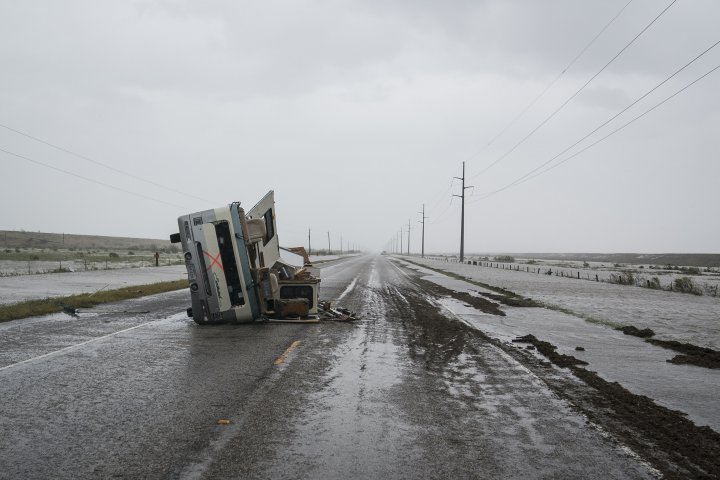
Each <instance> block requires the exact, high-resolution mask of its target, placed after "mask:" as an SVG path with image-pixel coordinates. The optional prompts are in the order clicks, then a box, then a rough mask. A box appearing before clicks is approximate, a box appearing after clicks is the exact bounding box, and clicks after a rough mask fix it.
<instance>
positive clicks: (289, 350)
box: [273, 340, 300, 365]
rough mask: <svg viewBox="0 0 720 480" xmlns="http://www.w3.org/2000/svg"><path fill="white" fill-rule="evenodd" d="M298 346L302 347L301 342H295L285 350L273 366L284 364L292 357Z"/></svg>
mask: <svg viewBox="0 0 720 480" xmlns="http://www.w3.org/2000/svg"><path fill="white" fill-rule="evenodd" d="M298 345H300V340H295V341H294V342H292V343H291V344H290V346H289V347H288V348H287V350H285V351H284V352H283V354H282V355H280V356H279V357H278V358H276V359H275V361H274V362H273V365H280V364H281V363H283V362H284V361H285V360H286V359H287V357H288V355H290V353H291V352H292V351H293V350H295V349H296V348H297V346H298Z"/></svg>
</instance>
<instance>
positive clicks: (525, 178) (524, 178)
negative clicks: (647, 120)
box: [472, 65, 720, 203]
mask: <svg viewBox="0 0 720 480" xmlns="http://www.w3.org/2000/svg"><path fill="white" fill-rule="evenodd" d="M717 69H720V65H717V66H715V67H714V68H712V69H710V70H709V71H707V72H706V73H704V74H703V75H701V76H700V77H698V78H696V79H695V80H693V81H692V82H690V83H688V84H687V85H685V86H684V87H682V88H681V89H679V90H677V91H676V92H675V93H673V94H672V95H670V96H668V97H666V98H665V99H664V100H662V101H661V102H659V103H657V104H655V105H653V106H652V107H651V108H649V109H647V110H645V111H644V112H643V113H641V114H639V115H637V116H635V117H633V118H632V119H631V120H630V121H628V122H627V123H625V124H623V125H621V126H620V127H618V128H616V129H615V130H613V131H612V132H610V133H608V134H607V135H605V136H604V137H602V138H600V139H599V140H596V141H595V142H593V143H591V144H590V145H587V146H586V147H584V148H582V149H581V150H579V151H577V152H575V153H573V154H572V155H570V156H568V157H567V158H565V159H563V160H561V161H560V162H558V163H556V164H555V165H552V166H551V167H549V168H547V169H545V170H542V171H540V172H537V171H538V170H539V169H540V168H542V167H544V166H545V165H547V164H548V163H550V162H551V161H552V160H555V159H556V158H557V157H559V156H560V155H561V154H558V155H556V156H555V157H553V158H551V159H550V160H548V161H547V162H545V163H543V164H542V165H540V166H539V167H536V168H535V169H533V170H531V171H530V172H528V173H526V174H525V175H523V176H522V177H520V178H518V179H516V180H514V181H513V182H511V183H509V184H507V185H505V186H504V187H502V188H499V189H497V190H494V191H492V192H488V193H487V194H485V195H483V196H482V197H479V198H478V199H477V200H476V201H475V202H472V203H476V202H478V201H480V200H484V199H486V198H488V197H490V196H492V195H495V194H497V193H500V192H502V191H504V190H507V189H508V188H511V187H513V186H515V185H519V184H521V183H525V182H526V181H528V180H530V179H533V178H535V177H537V176H540V175H542V174H543V173H546V172H549V171H550V170H552V169H554V168H556V167H558V166H560V165H562V164H563V163H565V162H567V161H568V160H570V159H572V158H575V157H577V156H578V155H580V154H581V153H583V152H585V151H587V150H589V149H590V148H592V147H594V146H595V145H597V144H598V143H600V142H603V141H605V140H606V139H608V138H610V137H611V136H613V135H615V134H616V133H618V132H619V131H620V130H623V129H624V128H626V127H628V126H629V125H631V124H632V123H634V122H635V121H637V120H639V119H640V118H642V117H644V116H645V115H647V114H648V113H650V112H652V111H653V110H655V109H656V108H658V107H660V106H661V105H663V104H664V103H666V102H668V101H669V100H671V99H673V98H675V97H676V96H677V95H679V94H680V93H682V92H684V91H685V90H687V89H688V88H690V87H691V86H693V85H695V84H696V83H697V82H699V81H700V80H702V79H703V78H705V77H707V76H708V75H710V74H711V73H713V72H715V71H716V70H717ZM565 151H567V150H565ZM534 172H537V173H535V174H534V175H532V174H533V173H534Z"/></svg>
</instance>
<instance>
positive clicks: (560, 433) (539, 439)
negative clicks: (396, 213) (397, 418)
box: [375, 263, 648, 478]
mask: <svg viewBox="0 0 720 480" xmlns="http://www.w3.org/2000/svg"><path fill="white" fill-rule="evenodd" d="M391 264H392V265H393V266H394V267H395V268H396V269H398V270H399V268H398V267H397V265H395V264H394V263H391ZM402 275H403V277H404V278H401V279H400V280H401V281H400V282H398V284H397V285H386V286H384V288H379V289H377V291H376V292H375V293H376V294H377V295H380V296H381V297H382V302H383V303H384V304H385V306H386V315H385V317H384V318H385V319H387V322H394V323H396V324H397V328H398V329H399V330H398V334H399V335H398V338H399V339H400V341H401V342H405V345H404V348H405V349H406V351H407V355H408V357H409V358H410V360H411V363H412V364H413V367H414V368H409V373H408V375H407V378H406V379H405V380H404V381H403V384H402V385H403V387H402V389H401V392H398V394H397V395H396V397H395V401H396V402H398V403H399V404H404V405H405V407H406V408H405V413H406V415H408V417H409V419H410V421H412V422H414V423H417V424H423V425H424V426H425V428H426V432H425V435H424V436H423V437H422V438H421V439H419V441H420V442H421V443H422V444H423V446H424V449H425V451H426V452H427V453H428V454H429V455H432V454H433V453H432V452H436V451H438V450H439V449H440V447H439V446H441V445H452V456H453V458H455V459H458V461H459V464H458V467H457V468H454V469H453V467H449V468H451V470H446V471H443V474H444V475H456V476H461V477H462V476H465V475H467V473H468V472H467V471H466V470H463V467H465V466H466V463H464V462H474V463H482V465H483V467H484V468H485V469H487V471H483V477H485V476H487V477H488V478H492V477H493V475H495V476H497V477H499V478H500V477H503V476H505V475H508V472H512V474H513V475H516V474H517V472H518V470H519V471H523V468H524V467H523V462H528V463H529V464H531V465H532V471H526V472H525V473H526V474H527V475H528V476H530V477H532V476H537V475H538V472H541V473H540V474H541V475H543V474H544V475H548V476H549V477H553V476H557V475H558V474H560V475H566V476H567V475H569V476H573V473H572V472H573V471H574V470H573V469H578V470H575V472H576V473H577V475H578V476H583V477H584V478H606V476H608V475H609V476H615V477H619V478H624V477H626V476H630V477H632V478H644V477H646V476H648V471H647V470H646V466H640V467H638V464H633V466H630V465H629V463H626V459H623V460H618V459H614V460H612V461H607V458H608V457H607V455H615V454H614V453H609V452H608V449H607V445H597V444H593V446H592V447H587V445H588V444H592V442H596V441H597V438H598V436H597V434H596V433H593V434H592V435H590V434H588V430H587V429H585V428H584V422H585V420H584V417H582V416H576V415H574V414H572V413H571V412H570V411H569V407H568V405H567V404H565V403H564V402H561V401H559V400H557V397H555V396H554V395H553V394H549V393H543V392H547V390H546V384H545V383H543V382H541V380H540V379H539V378H537V377H536V376H535V375H533V374H531V372H530V371H529V370H527V369H526V368H524V366H522V365H524V364H527V363H532V362H535V363H536V364H539V363H541V362H540V361H538V359H536V358H535V357H522V359H521V360H522V363H520V364H518V363H516V361H517V358H516V357H515V356H514V355H510V356H507V352H506V349H505V348H502V347H501V348H500V349H498V348H497V347H498V346H499V345H498V342H496V341H495V340H493V339H491V338H490V337H488V336H486V335H485V334H484V333H483V332H481V331H478V330H477V329H475V328H474V327H472V326H470V325H468V324H466V323H464V322H462V321H461V320H459V319H457V318H453V317H450V318H449V317H448V316H447V315H446V314H445V312H444V311H443V309H442V307H441V306H440V305H439V304H438V303H437V302H436V298H437V297H438V296H442V293H443V292H442V291H441V289H442V287H441V289H440V290H436V291H435V292H433V293H434V295H428V289H427V285H426V284H427V282H425V281H423V280H422V279H421V278H420V277H419V276H418V274H417V272H414V271H411V270H408V271H404V272H402ZM467 300H470V301H472V303H474V304H475V305H479V306H480V307H481V310H482V311H485V312H487V313H493V314H496V315H497V314H498V313H497V309H498V305H497V304H494V303H492V302H489V301H488V300H486V299H483V298H478V297H473V296H471V298H470V299H465V298H463V301H467ZM475 300H478V301H477V302H476V301H475ZM390 328H392V327H390ZM512 353H515V352H514V351H512ZM538 366H539V365H538ZM418 368H419V369H420V371H418ZM573 383H576V382H573ZM413 393H414V394H415V395H413ZM420 395H422V396H430V397H431V398H432V399H433V402H432V404H427V403H425V402H418V401H412V400H410V401H408V400H409V399H413V398H417V397H418V396H420ZM553 402H557V403H553ZM539 404H542V405H543V407H542V408H539V407H538V405H539ZM563 412H564V413H563ZM576 419H578V420H577V421H578V422H580V423H581V424H580V425H578V424H574V423H573V421H576ZM580 419H582V420H580ZM593 432H594V431H593ZM587 437H592V438H587ZM558 445H562V446H563V448H558ZM578 445H583V446H585V447H586V449H583V448H582V447H578ZM614 448H616V447H611V448H610V450H612V449H614ZM600 452H602V453H600ZM596 455H597V457H598V458H595V456H596ZM624 455H625V454H623V456H624ZM549 456H553V457H554V458H553V460H552V461H551V460H548V457H549ZM520 458H522V459H523V460H518V459H520ZM599 458H602V460H599ZM604 461H607V462H608V463H607V464H603V462H604ZM612 462H617V463H616V464H612ZM591 464H592V465H593V467H590V466H589V465H591ZM598 466H600V467H599V469H598V470H594V468H597V467H598ZM633 468H638V470H634V471H633V473H631V474H628V471H629V470H632V469H633Z"/></svg>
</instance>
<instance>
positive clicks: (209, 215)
mask: <svg viewBox="0 0 720 480" xmlns="http://www.w3.org/2000/svg"><path fill="white" fill-rule="evenodd" d="M178 227H179V230H180V231H179V233H175V234H173V235H171V236H170V241H171V242H173V243H182V249H183V256H184V258H185V267H186V269H187V275H188V284H189V287H190V299H191V305H192V306H191V307H190V308H188V310H187V314H188V316H190V317H192V318H193V320H195V322H196V323H198V324H201V325H204V324H212V323H249V322H254V321H257V320H261V319H269V318H282V319H287V318H303V319H305V318H308V317H311V316H315V315H317V313H318V284H319V282H320V279H319V278H318V276H317V270H316V269H314V267H312V266H311V265H310V264H309V259H308V258H307V256H305V257H304V259H305V261H304V262H301V263H302V265H298V264H297V263H298V262H290V261H288V260H286V259H284V258H283V256H282V255H281V249H280V244H279V242H278V235H277V224H276V221H275V195H274V192H273V191H272V190H271V191H270V192H268V193H267V194H266V195H265V196H264V197H263V198H262V200H260V201H259V202H258V203H257V205H255V206H254V207H253V208H251V209H250V210H249V211H248V212H247V213H246V212H245V210H244V209H243V208H242V207H241V206H240V202H233V203H231V204H229V205H227V206H224V207H219V208H214V209H212V210H204V211H201V212H195V213H191V214H188V215H182V216H181V217H179V218H178ZM289 256H291V257H295V258H302V257H297V256H295V255H293V254H289Z"/></svg>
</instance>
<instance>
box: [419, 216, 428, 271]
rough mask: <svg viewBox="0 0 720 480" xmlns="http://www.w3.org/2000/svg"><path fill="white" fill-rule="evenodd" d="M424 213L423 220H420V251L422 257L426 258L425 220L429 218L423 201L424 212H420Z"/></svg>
mask: <svg viewBox="0 0 720 480" xmlns="http://www.w3.org/2000/svg"><path fill="white" fill-rule="evenodd" d="M418 213H419V214H421V215H422V220H420V223H422V250H421V251H420V258H425V220H426V219H427V218H428V217H426V216H425V204H424V203H423V209H422V212H418Z"/></svg>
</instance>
